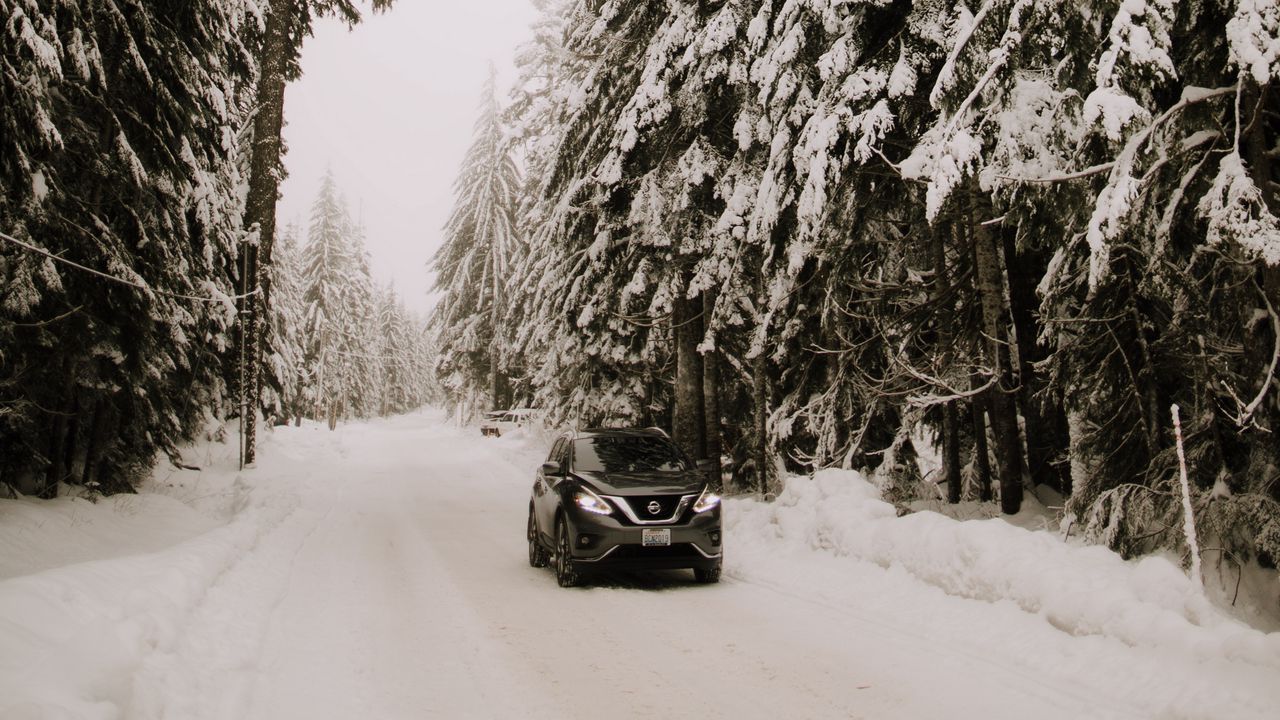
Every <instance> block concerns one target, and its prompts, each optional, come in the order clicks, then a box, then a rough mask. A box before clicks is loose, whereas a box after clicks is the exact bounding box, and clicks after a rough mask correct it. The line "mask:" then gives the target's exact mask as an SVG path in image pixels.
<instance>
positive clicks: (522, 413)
mask: <svg viewBox="0 0 1280 720" xmlns="http://www.w3.org/2000/svg"><path fill="white" fill-rule="evenodd" d="M537 417H538V411H537V410H533V409H531V408H515V409H512V410H496V411H494V412H488V413H485V414H484V420H483V421H482V422H481V423H480V434H481V435H484V436H485V437H490V436H492V437H499V436H501V435H504V434H506V433H509V432H511V431H512V430H515V429H516V428H519V427H524V426H525V425H528V424H529V422H530V421H532V420H534V419H536V418H537Z"/></svg>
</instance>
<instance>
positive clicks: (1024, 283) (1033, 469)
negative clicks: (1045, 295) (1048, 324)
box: [1002, 233, 1069, 492]
mask: <svg viewBox="0 0 1280 720" xmlns="http://www.w3.org/2000/svg"><path fill="white" fill-rule="evenodd" d="M1002 235H1003V236H1004V257H1005V266H1006V267H1007V268H1008V270H1009V317H1010V319H1011V320H1012V322H1013V327H1014V335H1015V338H1016V340H1017V345H1016V349H1017V351H1018V352H1017V355H1018V361H1017V371H1018V379H1019V383H1018V385H1019V388H1020V389H1019V391H1018V395H1017V401H1018V406H1019V408H1020V409H1021V414H1022V419H1023V431H1024V432H1025V433H1026V440H1027V471H1028V475H1029V476H1030V478H1031V483H1032V484H1033V485H1042V484H1043V485H1049V486H1050V487H1052V488H1054V489H1055V490H1057V491H1058V492H1065V491H1066V490H1065V489H1066V486H1067V484H1068V483H1069V480H1068V478H1067V473H1064V472H1063V471H1062V468H1061V466H1057V465H1055V464H1054V462H1053V461H1054V455H1055V454H1056V453H1057V452H1058V449H1059V448H1063V447H1066V446H1067V437H1066V415H1065V414H1064V413H1063V410H1062V407H1061V405H1058V404H1056V403H1053V402H1050V401H1045V402H1037V401H1036V396H1037V394H1040V391H1042V390H1043V389H1044V388H1045V385H1046V382H1045V381H1044V379H1043V378H1042V377H1039V376H1037V375H1036V372H1035V363H1036V362H1037V361H1040V360H1043V359H1044V358H1045V356H1046V353H1045V352H1043V351H1042V350H1041V349H1040V348H1038V347H1037V346H1036V336H1037V335H1038V334H1039V328H1038V327H1037V325H1036V316H1035V313H1036V310H1037V309H1038V306H1039V303H1038V301H1037V299H1036V286H1037V285H1038V284H1039V282H1040V277H1041V275H1042V274H1043V272H1044V269H1045V267H1046V265H1047V261H1046V260H1045V259H1044V258H1041V257H1037V256H1036V254H1035V253H1033V252H1024V253H1020V252H1018V249H1017V247H1016V243H1015V242H1014V239H1013V237H1012V235H1011V234H1009V233H1002ZM1042 396H1043V395H1042Z"/></svg>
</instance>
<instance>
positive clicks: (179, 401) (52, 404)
mask: <svg viewBox="0 0 1280 720" xmlns="http://www.w3.org/2000/svg"><path fill="white" fill-rule="evenodd" d="M388 5H389V3H388V2H385V1H380V2H376V3H374V4H373V9H375V10H381V9H384V8H385V7H386V6H388ZM324 16H336V17H338V18H341V19H342V20H344V21H346V22H348V23H356V22H358V21H359V19H360V13H359V8H358V7H357V6H356V5H355V4H354V3H352V2H349V1H348V0H273V1H271V2H267V1H266V0H262V1H261V2H258V1H256V0H238V1H233V2H224V1H223V0H216V1H215V0H197V1H196V2H179V3H174V2H161V3H152V2H137V1H135V0H86V1H84V2H80V1H79V0H77V1H76V2H65V1H63V0H56V1H53V2H45V1H43V0H41V1H37V0H0V18H3V22H4V25H3V29H0V38H2V39H3V43H4V52H3V53H2V54H0V90H2V95H0V97H3V102H0V188H2V189H3V193H0V233H2V234H0V278H2V281H0V490H4V491H8V492H10V493H12V492H20V493H23V494H28V495H39V496H46V497H48V496H53V495H54V494H56V493H57V492H58V487H59V485H61V484H67V485H80V486H86V487H87V488H90V489H92V490H97V491H99V492H103V493H113V492H127V491H130V490H131V489H132V487H133V485H134V483H135V482H137V481H138V480H139V479H141V478H142V477H144V476H145V475H146V474H147V473H149V472H150V470H151V468H152V466H153V465H154V463H155V462H156V459H157V457H160V458H167V461H168V462H171V463H173V464H175V465H179V466H181V465H184V461H183V459H182V457H181V447H182V445H183V444H184V443H186V442H187V441H189V440H192V439H194V438H196V437H198V436H200V435H201V434H210V433H212V434H215V435H221V434H223V433H225V432H226V431H227V430H226V429H227V427H228V425H227V421H228V420H232V421H234V420H235V419H236V418H241V419H242V420H243V426H244V428H245V429H244V435H245V439H246V440H247V442H246V443H245V446H244V447H245V452H244V455H245V457H244V461H245V462H252V461H253V448H254V442H253V432H254V428H255V426H256V424H257V422H258V420H259V418H262V419H263V420H265V421H266V422H271V423H286V422H290V421H296V420H299V419H301V418H304V417H309V418H317V419H325V420H327V421H329V422H330V424H331V426H332V424H333V423H335V422H336V421H337V420H339V419H345V418H364V417H373V416H377V415H384V414H389V413H396V412H404V411H406V410H410V409H413V408H417V407H419V406H421V405H422V404H423V403H424V402H426V400H427V399H428V397H429V394H430V392H431V388H432V387H433V381H432V379H431V377H430V370H431V359H430V358H431V352H430V345H429V343H428V342H427V338H426V335H425V321H424V320H423V319H422V318H418V317H415V316H414V314H413V313H411V312H409V311H408V310H406V309H405V307H404V304H403V303H402V302H401V300H400V299H399V297H398V296H397V294H396V293H395V291H394V290H393V289H392V288H389V287H379V286H377V285H376V284H375V283H374V282H373V280H372V279H371V277H370V274H369V264H368V257H367V253H366V251H365V249H364V244H363V230H362V228H361V227H360V226H359V224H358V223H355V222H353V221H352V219H351V217H350V214H349V212H348V211H347V208H346V206H345V203H344V201H343V200H342V198H341V194H340V191H339V190H338V188H337V187H336V184H335V182H334V181H333V180H332V179H331V178H330V179H327V180H326V181H325V184H324V186H323V188H322V191H321V193H320V195H319V196H318V197H317V198H316V200H315V204H314V207H313V213H312V217H311V221H310V225H309V226H308V227H307V228H306V229H305V233H304V231H303V230H300V229H299V228H296V227H290V228H286V229H284V231H283V232H281V233H280V237H279V239H278V240H277V238H276V231H275V203H276V196H277V188H278V184H279V181H280V178H281V173H282V165H281V142H280V129H281V122H282V112H283V108H282V100H283V88H284V86H285V84H286V83H287V82H288V80H290V79H292V78H295V77H297V76H298V73H299V72H300V68H299V67H298V51H299V48H300V47H301V43H302V40H303V38H305V37H306V36H307V35H308V34H309V33H310V30H311V27H312V24H313V22H314V21H315V20H316V19H317V18H320V17H324ZM232 427H234V426H232ZM233 432H234V430H233Z"/></svg>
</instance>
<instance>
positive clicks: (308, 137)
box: [279, 0, 535, 311]
mask: <svg viewBox="0 0 1280 720" xmlns="http://www.w3.org/2000/svg"><path fill="white" fill-rule="evenodd" d="M534 18H535V10H534V8H533V6H532V5H531V4H530V3H529V2H528V0H459V1H457V2H454V1H451V0H450V1H446V2H426V1H424V0H399V2H397V3H396V4H395V5H394V6H393V9H392V10H391V12H390V13H387V14H384V15H372V14H370V13H366V17H365V21H364V22H363V23H362V24H360V25H358V26H356V28H355V29H353V30H351V31H348V30H347V29H346V28H345V27H344V26H343V25H342V24H341V23H338V22H333V21H325V22H322V23H320V25H319V26H318V27H317V28H316V35H315V37H313V38H309V39H308V40H307V42H306V44H305V45H304V46H303V51H302V68H303V77H302V79H301V80H299V81H298V82H295V83H293V84H292V85H290V86H289V88H288V90H287V91H286V96H285V121H286V123H287V126H286V127H285V130H284V138H285V141H286V142H287V143H288V147H289V153H288V155H287V156H286V157H285V166H286V167H287V168H288V170H289V178H288V179H287V180H286V181H285V183H284V184H283V185H282V186H281V192H282V194H283V197H282V198H281V201H280V205H279V221H280V223H281V226H283V225H284V224H286V223H289V222H295V221H296V222H297V223H298V224H299V225H300V226H301V228H302V237H303V240H304V242H305V238H306V227H307V224H308V222H309V217H310V208H311V203H312V201H313V200H314V199H315V196H316V193H317V192H318V190H319V187H320V179H321V178H322V177H323V176H324V172H325V169H326V168H331V169H332V170H333V175H334V179H335V180H336V182H337V185H338V187H339V188H341V189H342V191H343V192H344V193H345V194H346V197H347V201H348V205H349V206H350V208H351V212H352V214H353V215H355V216H357V217H363V219H364V224H365V227H366V228H367V230H368V248H369V253H370V255H371V256H372V260H373V272H374V277H375V279H376V280H378V281H379V282H386V281H387V280H392V279H393V280H394V281H395V284H396V289H397V290H398V291H399V292H400V294H401V295H402V296H403V297H404V299H405V303H406V305H408V306H409V307H411V308H414V309H417V310H420V311H425V310H427V309H428V308H429V307H430V300H429V297H428V291H429V288H430V280H429V278H428V268H427V266H428V263H429V261H430V258H431V255H432V253H434V252H435V249H436V248H438V247H439V246H440V240H441V230H440V229H441V227H442V226H443V225H444V223H445V220H446V219H447V218H448V215H449V210H450V209H451V207H452V205H453V187H452V183H453V179H454V177H455V175H456V173H457V170H458V166H459V164H460V163H461V162H462V156H463V153H465V152H466V149H467V146H468V145H470V143H471V129H472V124H473V123H474V122H475V119H476V113H477V108H478V106H479V101H480V90H481V88H482V86H483V84H484V80H485V76H486V74H487V73H488V65H489V61H491V60H492V61H493V63H494V64H495V65H496V66H497V67H498V71H499V78H500V83H502V84H503V85H504V86H505V85H507V84H509V83H510V81H511V77H512V76H513V74H514V73H513V70H512V64H511V61H512V57H513V56H514V54H515V48H516V46H517V45H519V44H520V43H522V42H523V41H524V40H525V39H526V38H528V37H529V36H530V29H529V24H530V23H531V22H533V20H534Z"/></svg>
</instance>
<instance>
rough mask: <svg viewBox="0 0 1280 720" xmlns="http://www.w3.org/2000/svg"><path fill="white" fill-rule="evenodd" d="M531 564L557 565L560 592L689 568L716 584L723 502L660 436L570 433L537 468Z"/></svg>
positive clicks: (631, 431) (618, 431)
mask: <svg viewBox="0 0 1280 720" xmlns="http://www.w3.org/2000/svg"><path fill="white" fill-rule="evenodd" d="M527 535H528V540H529V564H530V565H532V566H533V567H545V566H546V565H547V564H549V563H551V562H554V564H555V571H556V581H557V582H559V584H560V586H561V587H571V586H573V585H577V584H578V583H579V582H580V581H581V579H582V575H583V574H584V573H588V572H591V571H592V570H604V569H618V570H653V569H679V568H691V569H692V570H693V572H694V576H695V577H696V578H697V579H698V581H699V582H704V583H713V582H717V581H718V580H719V579H720V561H721V555H722V550H721V546H720V498H719V496H717V495H716V494H715V493H714V492H712V487H711V485H710V484H709V483H708V478H707V477H706V475H705V474H704V473H702V472H701V471H700V470H698V469H697V468H696V467H695V466H694V464H693V463H692V462H690V461H689V459H688V457H686V456H685V454H684V453H682V452H680V449H679V448H677V447H676V445H675V443H673V442H671V439H670V438H669V437H667V434H666V433H664V432H663V431H661V430H658V429H654V428H650V429H617V428H609V429H595V430H578V431H574V432H567V433H565V434H563V435H561V436H560V437H559V438H557V439H556V441H555V443H554V444H553V445H552V446H551V453H550V455H548V457H547V461H546V462H544V463H543V464H542V467H540V468H538V472H537V476H536V477H535V478H534V481H533V496H532V497H531V498H530V500H529V525H528V529H527Z"/></svg>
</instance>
